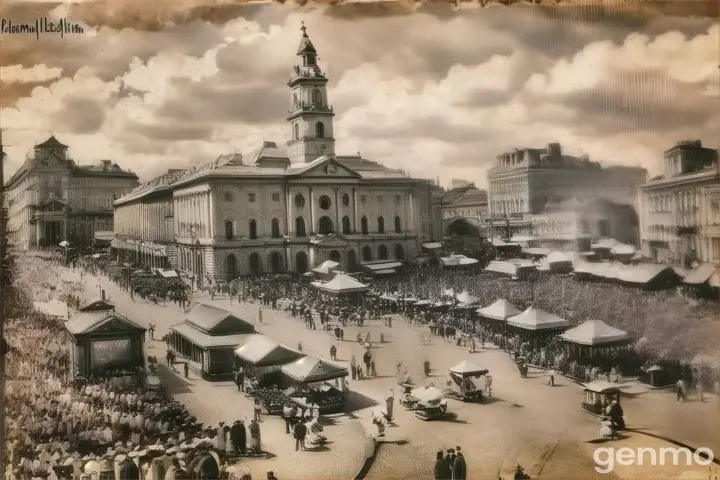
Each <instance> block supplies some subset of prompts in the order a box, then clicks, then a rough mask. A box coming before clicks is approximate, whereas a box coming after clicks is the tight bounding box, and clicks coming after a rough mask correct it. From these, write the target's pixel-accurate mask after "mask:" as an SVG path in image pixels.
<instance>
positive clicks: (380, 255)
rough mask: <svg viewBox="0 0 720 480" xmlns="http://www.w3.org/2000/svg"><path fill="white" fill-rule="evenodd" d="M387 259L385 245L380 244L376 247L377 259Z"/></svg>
mask: <svg viewBox="0 0 720 480" xmlns="http://www.w3.org/2000/svg"><path fill="white" fill-rule="evenodd" d="M387 259H388V249H387V247H386V246H385V245H380V246H379V247H378V260H387Z"/></svg>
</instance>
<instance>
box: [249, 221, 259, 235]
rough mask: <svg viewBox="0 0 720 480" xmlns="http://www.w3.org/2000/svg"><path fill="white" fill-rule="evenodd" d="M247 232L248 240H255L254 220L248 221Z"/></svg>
mask: <svg viewBox="0 0 720 480" xmlns="http://www.w3.org/2000/svg"><path fill="white" fill-rule="evenodd" d="M248 231H249V237H250V239H252V240H255V239H256V238H257V222H256V221H255V220H250V223H249V224H248Z"/></svg>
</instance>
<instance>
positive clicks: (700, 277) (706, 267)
mask: <svg viewBox="0 0 720 480" xmlns="http://www.w3.org/2000/svg"><path fill="white" fill-rule="evenodd" d="M714 273H715V265H711V264H709V263H701V264H700V265H698V266H697V267H695V268H694V269H693V270H692V271H691V272H690V273H688V274H687V275H686V276H685V278H684V280H683V282H685V283H687V284H689V285H701V284H703V283H705V282H707V281H708V280H710V277H712V276H713V274H714Z"/></svg>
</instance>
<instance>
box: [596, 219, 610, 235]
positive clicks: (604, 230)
mask: <svg viewBox="0 0 720 480" xmlns="http://www.w3.org/2000/svg"><path fill="white" fill-rule="evenodd" d="M598 234H599V236H601V237H604V238H610V237H611V236H612V228H610V222H609V221H608V220H605V219H602V220H598Z"/></svg>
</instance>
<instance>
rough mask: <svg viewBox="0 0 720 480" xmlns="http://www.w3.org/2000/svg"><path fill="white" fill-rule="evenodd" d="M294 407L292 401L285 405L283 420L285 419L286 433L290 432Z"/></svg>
mask: <svg viewBox="0 0 720 480" xmlns="http://www.w3.org/2000/svg"><path fill="white" fill-rule="evenodd" d="M292 417H293V408H292V404H291V403H290V402H288V403H286V404H285V406H284V407H283V420H285V433H286V434H288V433H290V425H291V424H292Z"/></svg>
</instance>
